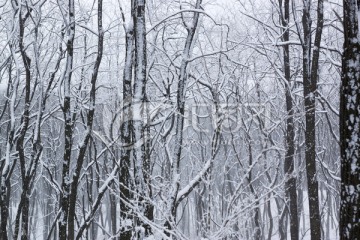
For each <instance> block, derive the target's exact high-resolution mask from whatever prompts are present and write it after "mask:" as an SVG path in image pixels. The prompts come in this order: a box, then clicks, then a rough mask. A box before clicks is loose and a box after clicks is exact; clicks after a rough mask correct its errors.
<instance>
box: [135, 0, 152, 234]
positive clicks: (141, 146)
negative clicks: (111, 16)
mask: <svg viewBox="0 0 360 240" xmlns="http://www.w3.org/2000/svg"><path fill="white" fill-rule="evenodd" d="M132 17H133V20H134V39H135V59H134V62H135V69H134V73H135V76H134V91H133V96H132V103H131V110H132V121H131V127H132V137H133V138H132V144H133V162H134V184H135V193H136V194H137V196H135V199H134V200H135V202H136V204H137V207H138V209H141V210H140V212H138V213H137V220H136V222H135V226H136V227H135V231H136V233H135V234H136V238H137V239H143V238H144V237H146V236H149V235H151V233H152V230H151V227H150V225H149V224H147V223H145V222H144V221H143V220H142V219H141V217H145V218H147V219H148V220H150V221H152V219H153V210H152V209H153V208H152V206H151V203H150V201H149V200H150V198H151V186H150V184H149V183H150V179H147V178H148V177H149V175H148V174H147V173H149V171H150V169H149V168H148V167H149V166H150V164H149V161H150V159H149V156H148V154H147V153H148V151H147V149H146V147H147V144H145V143H146V139H145V138H146V134H145V124H144V116H145V115H146V108H145V101H146V67H147V57H146V21H145V0H134V6H133V8H132ZM139 214H140V215H141V216H140V215H139ZM139 227H140V228H139ZM140 229H142V230H140ZM142 231H144V232H142Z"/></svg>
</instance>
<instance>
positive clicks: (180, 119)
mask: <svg viewBox="0 0 360 240" xmlns="http://www.w3.org/2000/svg"><path fill="white" fill-rule="evenodd" d="M201 2H202V0H197V1H196V9H200V5H201ZM198 20H199V13H198V12H195V13H194V16H193V19H192V23H191V24H189V25H187V24H185V27H186V30H187V33H188V34H187V37H186V42H185V47H184V50H183V55H182V62H181V66H180V76H179V81H178V88H177V98H176V109H177V115H176V119H175V124H176V125H175V126H176V128H175V132H176V133H175V144H174V145H175V146H174V157H173V161H174V162H173V163H172V165H171V170H170V171H171V181H172V182H171V185H172V186H171V193H170V198H169V203H168V204H169V214H170V216H169V217H170V219H168V220H167V221H166V223H165V227H166V228H167V229H169V230H170V229H172V228H173V225H174V223H175V221H176V206H177V205H178V204H177V194H178V191H179V187H180V178H179V176H180V159H181V152H182V142H183V129H184V113H185V91H186V89H185V87H186V82H187V77H188V75H187V74H188V72H187V67H188V64H189V62H188V59H189V58H190V56H191V46H192V43H193V40H194V36H195V32H196V27H197V24H198Z"/></svg>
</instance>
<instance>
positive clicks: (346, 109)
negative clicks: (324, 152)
mask: <svg viewBox="0 0 360 240" xmlns="http://www.w3.org/2000/svg"><path fill="white" fill-rule="evenodd" d="M343 4H344V35H345V42H344V53H343V59H342V76H341V79H342V85H341V89H340V140H341V142H340V149H341V194H340V196H341V204H340V226H339V232H340V239H341V240H345V239H346V240H350V239H360V221H359V219H360V149H359V147H360V128H359V127H360V117H359V116H360V35H359V34H360V30H359V24H360V22H359V18H360V1H359V0H344V1H343Z"/></svg>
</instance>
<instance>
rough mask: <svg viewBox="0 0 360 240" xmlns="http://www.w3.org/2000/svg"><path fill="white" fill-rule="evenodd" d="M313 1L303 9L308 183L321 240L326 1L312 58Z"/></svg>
mask: <svg viewBox="0 0 360 240" xmlns="http://www.w3.org/2000/svg"><path fill="white" fill-rule="evenodd" d="M310 11H311V0H306V1H304V9H303V18H302V24H303V30H304V38H303V43H302V47H303V84H304V101H305V103H304V105H305V163H306V177H307V184H308V196H309V197H308V199H309V211H310V213H309V216H310V235H311V239H312V240H317V239H321V216H320V210H319V206H320V205H319V194H318V193H319V187H318V181H317V176H316V152H315V151H316V149H315V146H316V135H315V127H316V126H315V96H316V89H317V86H316V85H317V79H318V70H319V54H320V42H321V35H322V28H323V0H319V1H318V7H317V15H318V16H317V25H316V33H315V42H314V47H313V54H312V59H311V49H312V47H311V35H312V34H311V32H312V29H311V25H312V20H311V15H310Z"/></svg>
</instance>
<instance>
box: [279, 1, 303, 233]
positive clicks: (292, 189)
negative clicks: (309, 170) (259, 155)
mask: <svg viewBox="0 0 360 240" xmlns="http://www.w3.org/2000/svg"><path fill="white" fill-rule="evenodd" d="M279 6H280V8H281V11H280V12H281V23H282V26H283V37H282V40H283V41H284V42H288V41H289V21H290V11H289V9H290V1H289V0H285V1H284V6H283V1H282V0H279ZM283 61H284V73H285V79H286V80H287V84H286V86H285V98H286V112H287V119H286V154H285V162H284V172H285V176H286V177H285V181H286V182H285V198H286V200H287V202H288V203H289V205H287V207H289V213H290V236H291V240H298V239H299V221H298V212H297V193H296V176H295V175H294V165H295V157H294V153H295V130H294V127H295V126H294V109H293V98H292V93H291V72H290V51H289V45H288V44H285V45H284V47H283Z"/></svg>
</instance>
